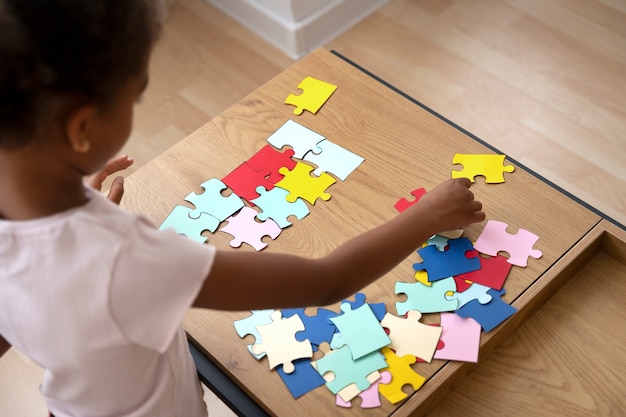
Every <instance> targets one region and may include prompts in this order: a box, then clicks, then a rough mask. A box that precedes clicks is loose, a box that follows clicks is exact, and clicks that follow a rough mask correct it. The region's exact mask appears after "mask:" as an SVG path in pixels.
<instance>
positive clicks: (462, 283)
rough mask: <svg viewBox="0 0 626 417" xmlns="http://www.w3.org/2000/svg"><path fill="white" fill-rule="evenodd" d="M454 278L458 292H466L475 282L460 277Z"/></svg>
mask: <svg viewBox="0 0 626 417" xmlns="http://www.w3.org/2000/svg"><path fill="white" fill-rule="evenodd" d="M459 276H462V275H459ZM452 278H454V283H455V284H456V292H463V291H466V290H467V289H468V288H469V287H470V286H471V285H472V284H473V282H471V281H467V280H464V279H462V278H459V277H452Z"/></svg>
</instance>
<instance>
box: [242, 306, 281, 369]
mask: <svg viewBox="0 0 626 417" xmlns="http://www.w3.org/2000/svg"><path fill="white" fill-rule="evenodd" d="M273 312H274V310H272V309H267V310H252V315H250V316H248V317H246V318H245V319H241V320H236V321H235V322H234V325H235V331H236V332H237V334H238V335H239V337H241V338H244V337H246V336H247V335H252V336H254V339H255V340H256V343H260V342H261V335H260V334H259V332H258V331H257V329H256V326H262V325H264V324H270V323H271V322H272V313H273ZM248 350H249V351H250V353H251V354H252V356H254V357H255V358H256V359H257V360H258V359H261V358H262V357H263V356H265V353H264V352H263V353H260V354H259V355H255V354H254V353H253V352H252V344H249V345H248Z"/></svg>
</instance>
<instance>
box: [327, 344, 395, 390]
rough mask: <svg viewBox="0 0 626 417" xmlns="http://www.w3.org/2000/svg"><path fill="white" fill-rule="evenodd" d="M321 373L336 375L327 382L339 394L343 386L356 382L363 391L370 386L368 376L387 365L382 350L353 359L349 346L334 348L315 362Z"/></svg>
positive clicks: (330, 388)
mask: <svg viewBox="0 0 626 417" xmlns="http://www.w3.org/2000/svg"><path fill="white" fill-rule="evenodd" d="M315 365H316V367H317V371H318V372H319V373H320V375H324V374H325V373H327V372H332V373H333V374H334V375H335V377H334V379H333V380H331V381H329V382H327V383H326V386H327V387H328V389H329V390H330V391H331V392H332V393H333V394H337V393H338V392H339V391H340V390H341V389H342V388H345V387H347V386H348V385H350V384H352V383H354V384H356V386H357V388H358V389H359V390H361V391H364V390H366V389H367V388H369V386H370V382H369V381H368V380H367V376H368V375H369V374H371V373H372V372H374V371H378V370H380V369H383V368H386V367H387V362H385V357H384V356H383V354H382V353H380V351H375V352H372V353H370V354H367V355H365V356H363V357H361V358H359V359H356V360H354V359H352V353H351V352H350V348H348V346H344V347H342V348H340V349H337V350H333V351H331V352H328V353H326V354H325V356H324V357H323V358H320V359H318V360H317V362H316V363H315Z"/></svg>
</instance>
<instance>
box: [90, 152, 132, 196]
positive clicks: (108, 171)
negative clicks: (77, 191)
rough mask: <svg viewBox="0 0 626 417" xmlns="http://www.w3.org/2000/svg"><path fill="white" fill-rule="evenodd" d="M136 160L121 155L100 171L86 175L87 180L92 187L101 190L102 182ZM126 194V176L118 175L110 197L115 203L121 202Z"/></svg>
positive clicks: (112, 185)
mask: <svg viewBox="0 0 626 417" xmlns="http://www.w3.org/2000/svg"><path fill="white" fill-rule="evenodd" d="M133 162H134V160H133V159H132V158H129V157H128V156H127V155H120V156H118V157H116V158H113V159H111V160H110V161H109V162H107V164H106V165H105V166H104V168H102V169H101V170H100V171H98V172H96V173H95V174H92V175H90V176H88V177H85V182H86V183H87V184H89V185H90V186H91V187H93V188H95V189H96V190H98V191H100V190H101V189H102V183H103V182H104V181H105V180H106V179H107V178H108V177H109V176H110V175H112V174H115V173H116V172H119V171H122V170H125V169H126V168H128V167H129V166H131V165H132V164H133ZM123 195H124V177H122V176H118V177H116V178H115V179H114V180H113V182H112V183H111V189H110V190H109V195H108V198H109V200H111V201H113V202H114V203H115V204H119V203H120V201H122V196H123Z"/></svg>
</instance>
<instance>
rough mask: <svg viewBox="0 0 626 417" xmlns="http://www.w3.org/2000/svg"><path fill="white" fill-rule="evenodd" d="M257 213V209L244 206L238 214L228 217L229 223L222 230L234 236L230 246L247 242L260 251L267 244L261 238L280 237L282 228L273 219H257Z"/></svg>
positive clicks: (234, 246)
mask: <svg viewBox="0 0 626 417" xmlns="http://www.w3.org/2000/svg"><path fill="white" fill-rule="evenodd" d="M257 214H258V212H257V211H256V210H255V209H253V208H250V207H244V208H242V209H241V211H240V212H239V213H238V214H237V215H235V216H232V217H229V218H228V219H226V221H227V222H228V223H227V224H226V225H225V226H223V227H222V228H221V229H220V232H225V233H228V234H229V235H232V236H233V240H231V241H230V246H232V247H233V248H238V247H240V246H241V244H242V243H243V242H245V243H247V244H248V245H250V246H252V247H253V248H254V249H256V250H257V251H260V250H261V249H263V248H265V247H266V246H267V243H265V242H263V241H262V240H261V238H263V237H264V236H269V237H271V238H272V239H276V238H277V237H278V235H279V234H280V232H281V230H282V229H281V228H280V227H278V225H277V224H276V223H275V222H274V221H273V220H271V219H268V220H265V221H264V222H258V221H256V220H255V219H254V218H255V217H256V216H257Z"/></svg>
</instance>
